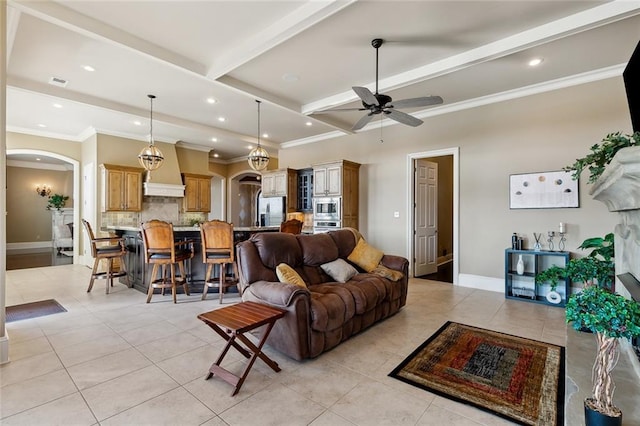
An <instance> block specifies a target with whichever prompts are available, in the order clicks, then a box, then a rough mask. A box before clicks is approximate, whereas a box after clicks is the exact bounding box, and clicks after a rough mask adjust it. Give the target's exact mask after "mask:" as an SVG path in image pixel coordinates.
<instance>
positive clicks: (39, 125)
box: [38, 123, 47, 128]
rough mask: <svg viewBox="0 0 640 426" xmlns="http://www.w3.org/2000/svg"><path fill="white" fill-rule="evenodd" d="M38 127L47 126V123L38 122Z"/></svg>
mask: <svg viewBox="0 0 640 426" xmlns="http://www.w3.org/2000/svg"><path fill="white" fill-rule="evenodd" d="M38 127H42V128H44V127H47V125H46V124H42V123H40V124H38Z"/></svg>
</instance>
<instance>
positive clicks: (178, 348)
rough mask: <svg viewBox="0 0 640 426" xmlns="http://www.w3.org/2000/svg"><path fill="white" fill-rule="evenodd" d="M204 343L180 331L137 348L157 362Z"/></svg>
mask: <svg viewBox="0 0 640 426" xmlns="http://www.w3.org/2000/svg"><path fill="white" fill-rule="evenodd" d="M206 344H207V342H205V341H203V340H200V339H198V338H197V337H195V336H194V335H192V334H190V333H187V332H182V333H176V334H172V335H170V336H167V337H165V338H162V339H158V340H154V341H152V342H149V343H145V344H144V345H140V346H138V347H137V349H138V350H139V351H140V352H142V353H143V354H144V355H145V356H146V357H147V358H149V359H150V360H151V361H153V362H155V363H157V362H160V361H163V360H165V359H168V358H172V357H174V356H176V355H180V354H182V353H185V352H189V351H191V350H192V349H195V348H199V347H201V346H205V345H206Z"/></svg>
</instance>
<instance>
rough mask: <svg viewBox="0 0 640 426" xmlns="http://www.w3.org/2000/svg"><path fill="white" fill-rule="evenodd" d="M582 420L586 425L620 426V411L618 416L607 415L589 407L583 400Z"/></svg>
mask: <svg viewBox="0 0 640 426" xmlns="http://www.w3.org/2000/svg"><path fill="white" fill-rule="evenodd" d="M584 422H585V425H586V426H622V413H621V414H620V415H619V416H618V417H611V416H607V415H606V414H602V413H601V412H599V411H596V410H592V409H591V408H589V407H588V406H587V403H586V401H585V403H584Z"/></svg>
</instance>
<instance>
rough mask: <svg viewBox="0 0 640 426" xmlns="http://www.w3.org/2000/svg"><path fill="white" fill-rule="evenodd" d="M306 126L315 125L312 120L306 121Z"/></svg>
mask: <svg viewBox="0 0 640 426" xmlns="http://www.w3.org/2000/svg"><path fill="white" fill-rule="evenodd" d="M304 124H305V125H306V126H313V123H312V122H310V121H307V122H306V123H304Z"/></svg>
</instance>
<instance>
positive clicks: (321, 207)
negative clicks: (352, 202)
mask: <svg viewBox="0 0 640 426" xmlns="http://www.w3.org/2000/svg"><path fill="white" fill-rule="evenodd" d="M341 201H342V200H341V199H340V197H319V198H314V199H313V220H314V221H318V220H322V221H327V220H328V221H338V222H339V221H340V216H341V215H342V211H341V210H340V208H341Z"/></svg>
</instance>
